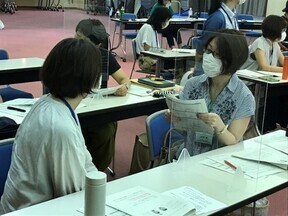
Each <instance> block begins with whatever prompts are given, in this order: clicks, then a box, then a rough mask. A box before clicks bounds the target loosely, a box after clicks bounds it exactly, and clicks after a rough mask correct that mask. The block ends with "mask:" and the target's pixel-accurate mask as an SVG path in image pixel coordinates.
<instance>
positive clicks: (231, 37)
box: [205, 29, 249, 74]
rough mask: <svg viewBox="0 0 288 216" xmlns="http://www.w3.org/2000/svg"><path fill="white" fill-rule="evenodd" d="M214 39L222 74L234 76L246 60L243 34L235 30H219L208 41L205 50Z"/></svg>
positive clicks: (245, 42) (246, 46)
mask: <svg viewBox="0 0 288 216" xmlns="http://www.w3.org/2000/svg"><path fill="white" fill-rule="evenodd" d="M214 39H215V40H216V41H215V43H216V46H217V51H218V53H219V56H220V60H221V62H222V74H234V73H235V72H236V71H237V70H238V69H239V68H240V67H241V66H242V65H243V64H244V63H245V61H246V60H247V58H248V52H249V51H248V44H247V40H246V38H245V36H244V34H243V33H241V32H240V31H238V30H235V29H222V30H219V31H218V32H216V33H215V34H213V36H211V37H210V38H209V39H208V41H207V43H206V45H205V49H206V48H207V47H208V45H209V44H210V42H211V41H212V40H214Z"/></svg>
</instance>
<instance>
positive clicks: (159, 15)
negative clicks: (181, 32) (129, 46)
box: [135, 7, 172, 71]
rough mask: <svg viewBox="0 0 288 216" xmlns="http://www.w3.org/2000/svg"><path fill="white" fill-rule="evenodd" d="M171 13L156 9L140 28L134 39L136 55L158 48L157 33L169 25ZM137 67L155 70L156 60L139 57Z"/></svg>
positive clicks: (165, 9)
mask: <svg viewBox="0 0 288 216" xmlns="http://www.w3.org/2000/svg"><path fill="white" fill-rule="evenodd" d="M171 17H172V16H171V13H170V11H169V9H168V8H166V7H159V8H156V9H155V11H154V13H153V14H152V15H151V16H150V17H149V19H148V20H147V22H146V23H145V24H144V25H143V26H142V27H141V28H140V30H139V31H138V33H137V37H136V39H135V40H136V53H137V54H138V55H140V53H141V51H149V49H150V48H151V47H154V48H155V47H157V48H159V47H160V46H159V39H158V34H157V33H158V31H160V30H162V29H163V28H165V27H166V26H167V25H169V20H170V19H171ZM138 62H139V67H140V68H141V69H142V70H145V71H153V70H155V64H156V60H155V59H151V58H150V57H147V56H145V57H143V56H142V55H141V56H140V57H139V61H138Z"/></svg>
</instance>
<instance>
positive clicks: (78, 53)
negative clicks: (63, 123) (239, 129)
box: [40, 38, 101, 98]
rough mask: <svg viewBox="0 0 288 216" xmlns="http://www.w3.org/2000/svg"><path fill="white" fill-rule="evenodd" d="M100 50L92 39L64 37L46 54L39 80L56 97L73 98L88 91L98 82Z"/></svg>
mask: <svg viewBox="0 0 288 216" xmlns="http://www.w3.org/2000/svg"><path fill="white" fill-rule="evenodd" d="M100 74H101V53H100V51H99V48H97V47H96V46H95V45H94V44H93V43H92V42H90V41H89V40H87V39H86V40H85V39H76V38H67V39H64V40H62V41H60V42H59V43H58V44H56V46H55V47H54V48H53V49H52V50H51V52H50V53H49V54H48V56H47V58H46V60H45V62H44V65H43V67H42V68H41V70H40V80H41V81H42V83H43V85H44V86H46V87H47V88H48V89H49V90H50V93H51V94H53V95H54V96H56V97H68V98H75V97H77V96H79V95H85V94H89V93H90V92H91V89H93V88H95V87H96V86H97V84H98V82H99V78H100Z"/></svg>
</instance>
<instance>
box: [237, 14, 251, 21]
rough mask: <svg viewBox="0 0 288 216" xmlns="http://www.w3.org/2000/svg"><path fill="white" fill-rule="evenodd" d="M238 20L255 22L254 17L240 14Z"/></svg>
mask: <svg viewBox="0 0 288 216" xmlns="http://www.w3.org/2000/svg"><path fill="white" fill-rule="evenodd" d="M237 18H238V20H253V19H254V17H253V16H252V15H250V14H238V15H237Z"/></svg>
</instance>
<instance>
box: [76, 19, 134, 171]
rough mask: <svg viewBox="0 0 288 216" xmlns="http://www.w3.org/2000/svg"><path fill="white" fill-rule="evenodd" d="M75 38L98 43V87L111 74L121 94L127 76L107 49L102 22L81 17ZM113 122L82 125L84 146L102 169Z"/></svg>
mask: <svg viewBox="0 0 288 216" xmlns="http://www.w3.org/2000/svg"><path fill="white" fill-rule="evenodd" d="M75 37H76V38H81V37H84V38H89V39H90V40H91V41H92V42H93V43H94V44H95V45H97V46H99V47H100V48H99V49H100V52H101V56H102V68H101V86H100V87H101V88H107V84H108V79H109V76H110V75H111V76H112V77H113V79H114V80H116V82H117V83H118V84H123V86H122V87H121V88H120V89H118V90H117V91H116V92H115V95H117V96H125V95H126V94H127V90H128V88H129V87H130V85H131V83H130V79H129V78H128V76H127V75H126V74H125V72H124V71H123V70H122V69H121V66H120V65H119V64H118V62H117V61H116V59H115V57H114V56H113V55H112V54H111V52H109V51H108V50H107V48H108V42H107V41H108V34H107V32H106V30H105V27H104V25H103V24H102V23H101V22H100V21H99V20H95V19H85V20H82V21H80V22H79V23H78V25H77V26H76V36H75ZM116 131H117V122H109V123H106V124H102V125H99V126H93V127H88V128H87V127H82V133H83V136H84V138H85V143H86V146H87V148H88V150H89V152H90V154H91V155H92V158H93V163H94V164H95V166H96V167H97V168H98V169H99V170H101V171H103V170H105V169H106V168H107V167H108V166H109V164H110V163H111V161H112V158H113V155H114V152H115V137H116Z"/></svg>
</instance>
